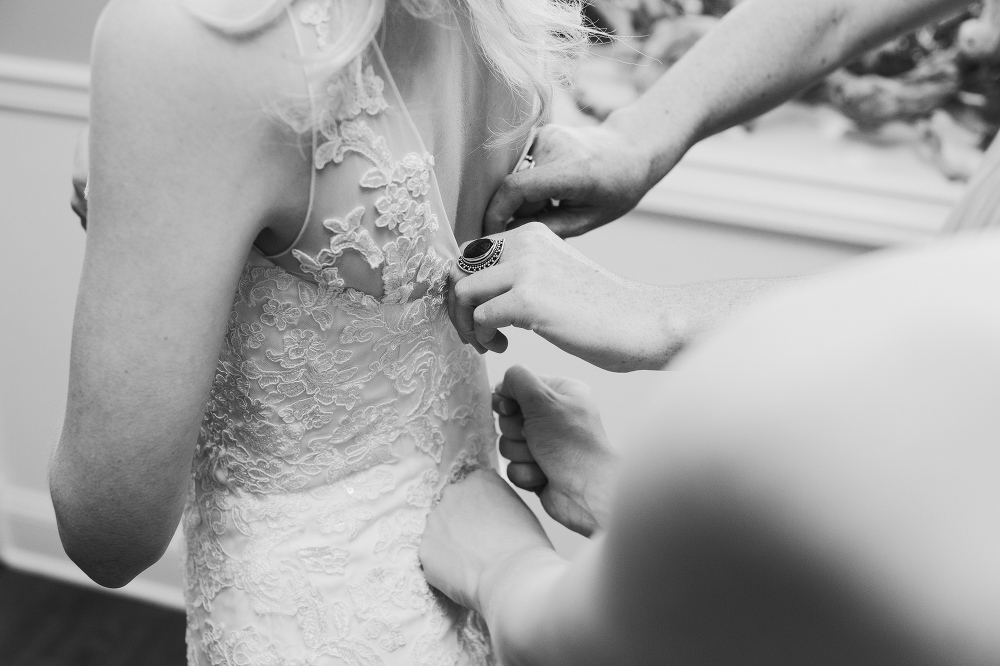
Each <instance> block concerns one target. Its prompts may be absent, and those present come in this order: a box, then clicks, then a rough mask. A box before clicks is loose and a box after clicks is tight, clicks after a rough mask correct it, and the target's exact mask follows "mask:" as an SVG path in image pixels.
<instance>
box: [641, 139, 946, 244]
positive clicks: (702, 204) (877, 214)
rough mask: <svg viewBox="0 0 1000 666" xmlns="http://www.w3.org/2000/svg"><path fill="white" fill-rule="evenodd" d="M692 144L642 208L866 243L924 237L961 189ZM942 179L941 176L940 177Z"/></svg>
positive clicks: (918, 240)
mask: <svg viewBox="0 0 1000 666" xmlns="http://www.w3.org/2000/svg"><path fill="white" fill-rule="evenodd" d="M697 148H698V147H696V148H695V150H692V152H691V154H689V155H688V156H687V157H685V159H684V160H683V161H681V163H680V164H678V165H677V167H675V168H674V170H673V171H672V172H671V173H670V174H669V175H668V176H667V177H666V178H665V179H664V180H663V181H662V182H660V183H659V184H658V185H656V186H655V187H654V188H653V189H652V190H650V192H649V193H648V194H647V195H646V196H645V197H644V198H643V200H642V201H641V202H640V204H639V206H637V209H638V210H639V211H642V212H645V213H649V214H653V215H661V216H666V217H675V218H683V219H689V220H695V221H698V222H706V223H713V224H722V225H728V226H735V227H742V228H746V229H755V230H761V231H768V232H774V233H780V234H788V235H794V236H803V237H807V238H816V239H821V240H828V241H833V242H837V243H847V244H851V245H860V246H867V247H891V246H899V245H912V244H918V243H923V242H926V241H928V240H930V239H932V238H933V237H935V236H936V235H937V234H938V233H939V231H940V229H941V227H942V225H943V224H944V221H945V219H946V218H947V216H948V213H949V212H950V211H951V209H952V208H953V207H954V205H955V204H956V203H957V201H958V199H959V198H960V196H961V192H962V187H961V186H956V185H954V184H951V183H946V182H942V183H939V184H938V183H935V185H939V186H938V187H926V186H921V185H926V183H915V184H903V183H900V182H898V180H897V179H895V178H892V177H891V176H883V177H881V178H879V177H872V175H871V174H866V176H868V177H866V178H863V179H858V178H852V177H847V176H845V174H842V173H839V172H837V171H833V170H825V171H822V170H814V171H812V172H809V171H808V170H803V169H799V168H796V167H800V166H801V165H799V164H795V163H794V162H785V163H777V162H778V160H776V159H775V157H774V156H770V159H763V160H761V162H760V163H758V164H755V165H753V166H751V167H748V166H747V165H744V164H740V163H739V162H738V161H736V160H734V159H732V155H725V154H722V155H720V154H719V153H718V152H715V153H714V154H709V155H702V154H699V152H698V150H697ZM941 180H942V181H944V179H943V178H942V179H941Z"/></svg>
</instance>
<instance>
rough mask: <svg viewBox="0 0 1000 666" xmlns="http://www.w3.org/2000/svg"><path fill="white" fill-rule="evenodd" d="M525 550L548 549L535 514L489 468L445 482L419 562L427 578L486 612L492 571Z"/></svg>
mask: <svg viewBox="0 0 1000 666" xmlns="http://www.w3.org/2000/svg"><path fill="white" fill-rule="evenodd" d="M528 549H541V550H544V551H551V550H552V543H551V542H550V541H549V538H548V537H547V536H546V535H545V530H543V529H542V526H541V524H540V523H539V522H538V519H537V518H535V514H533V513H532V512H531V509H529V508H528V507H527V505H525V503H524V502H522V501H521V498H520V497H518V496H517V493H515V492H514V491H513V490H512V489H511V487H510V486H508V485H507V484H506V483H505V482H504V480H503V479H501V478H500V477H499V476H497V474H496V472H494V471H493V470H485V469H484V470H477V471H475V472H473V473H472V474H470V475H469V476H468V477H466V478H465V479H463V480H462V481H459V482H458V483H455V484H452V485H450V486H448V487H447V488H446V489H445V491H444V493H443V496H442V498H441V502H440V503H439V504H438V505H437V506H436V507H435V508H434V509H433V510H432V511H431V513H430V515H429V516H428V517H427V529H426V530H424V535H423V538H422V540H421V542H420V562H421V564H422V565H423V568H424V574H425V575H426V576H427V582H428V583H430V584H431V585H433V586H434V587H436V588H437V589H439V590H441V592H443V593H444V594H445V595H447V596H448V597H449V598H450V599H451V600H453V601H455V602H456V603H459V604H461V605H463V606H465V607H466V608H471V609H473V610H475V611H478V612H479V613H482V614H485V613H486V609H485V608H484V604H486V603H488V599H487V598H486V597H488V596H491V595H490V592H489V590H488V589H487V588H488V587H489V584H488V581H489V579H490V574H491V573H496V570H497V569H498V568H501V567H503V566H504V564H505V563H506V562H507V561H508V560H509V559H510V558H511V557H512V556H514V555H518V554H522V553H524V552H525V551H526V550H528Z"/></svg>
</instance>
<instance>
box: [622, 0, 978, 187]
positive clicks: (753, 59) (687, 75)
mask: <svg viewBox="0 0 1000 666" xmlns="http://www.w3.org/2000/svg"><path fill="white" fill-rule="evenodd" d="M966 4H968V3H966V2H963V1H961V0H809V2H803V1H802V0H746V1H745V2H743V3H741V4H740V5H739V6H738V7H737V8H736V9H734V10H733V11H732V12H730V13H729V14H728V15H727V16H726V17H725V18H724V19H723V20H722V21H721V22H720V23H719V25H718V26H717V27H715V28H714V29H713V30H712V31H710V32H709V33H708V34H707V35H706V36H705V37H704V38H703V39H702V40H700V41H699V42H698V44H696V45H695V47H694V48H692V49H691V51H689V52H688V53H687V54H686V55H685V56H684V57H683V58H681V60H680V61H678V62H677V63H676V64H675V65H674V66H673V67H672V68H671V69H670V70H668V71H667V73H666V74H664V75H663V76H662V77H661V78H660V80H659V81H658V82H657V83H656V84H655V85H654V86H653V87H651V88H650V89H649V90H648V91H647V92H646V93H645V94H644V95H643V96H642V97H641V98H640V99H639V100H638V101H637V102H635V103H634V104H632V105H630V106H627V107H625V108H623V109H621V110H619V111H618V112H616V113H614V114H612V116H611V117H610V118H609V119H608V121H607V122H608V123H610V124H611V125H613V126H615V127H616V128H618V129H620V130H622V131H624V132H633V133H634V132H641V134H642V137H643V139H642V141H643V142H644V145H648V146H650V147H651V148H650V149H651V150H652V151H653V153H654V155H653V162H652V173H651V175H650V185H652V184H653V183H655V182H657V181H658V180H659V179H660V178H662V177H663V176H664V175H666V173H667V172H668V171H669V170H670V168H671V167H672V166H673V164H674V163H675V162H676V159H677V155H676V154H675V153H676V151H677V146H678V145H680V146H682V147H683V149H684V150H686V149H687V148H689V147H690V146H691V145H693V144H694V143H696V142H697V141H699V140H701V139H702V138H704V137H706V136H709V135H711V134H714V133H715V132H718V131H721V130H723V129H726V128H728V127H731V126H733V125H736V124H739V123H741V122H745V121H747V120H749V119H751V118H754V117H755V116H757V115H760V114H761V113H763V112H765V111H767V110H769V109H771V108H773V107H774V106H777V105H778V104H780V103H781V102H783V101H785V100H787V99H788V98H790V97H791V96H793V95H795V94H796V93H797V92H799V91H800V90H802V89H803V88H805V87H806V86H808V85H809V84H810V83H812V82H814V81H816V80H817V79H819V78H820V77H822V76H823V75H825V74H826V73H828V72H829V71H831V70H833V69H835V68H836V67H838V66H839V65H840V64H842V63H843V62H845V61H848V60H850V59H851V58H853V57H855V56H856V55H858V54H860V53H861V52H863V51H865V50H867V49H870V48H872V47H874V46H877V45H878V44H880V43H882V42H884V41H886V40H887V39H889V38H891V37H893V36H895V35H897V34H900V33H903V32H906V31H908V30H911V29H913V28H915V27H917V26H919V25H922V24H924V23H926V22H928V21H930V20H931V19H933V18H934V17H935V16H937V15H940V14H942V13H945V12H947V11H949V10H957V9H961V8H962V7H964V6H965V5H966Z"/></svg>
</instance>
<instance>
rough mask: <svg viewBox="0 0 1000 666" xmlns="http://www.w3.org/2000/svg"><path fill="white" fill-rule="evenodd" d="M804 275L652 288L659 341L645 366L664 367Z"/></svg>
mask: <svg viewBox="0 0 1000 666" xmlns="http://www.w3.org/2000/svg"><path fill="white" fill-rule="evenodd" d="M803 279H806V278H802V277H777V278H742V279H733V280H712V281H705V282H692V283H689V284H682V285H674V286H668V287H652V290H653V293H654V294H655V299H656V302H657V303H658V305H659V307H658V308H657V309H655V310H654V316H656V317H657V318H658V320H659V321H658V322H657V323H656V324H654V326H655V329H654V331H655V334H656V335H658V336H659V338H658V340H657V342H656V343H655V344H653V345H652V346H651V357H650V358H649V359H648V362H647V363H645V367H650V368H653V367H659V368H662V367H663V366H664V365H665V364H667V363H668V362H669V361H671V360H672V359H673V358H674V356H676V355H677V354H678V353H680V352H681V351H682V350H683V349H684V348H686V347H687V346H688V345H690V344H691V343H693V342H695V341H696V340H698V339H699V338H701V337H702V336H703V335H704V334H706V333H708V332H709V331H711V330H713V329H714V328H716V327H718V326H720V325H722V324H724V323H725V322H727V321H728V320H729V319H731V318H732V317H733V316H734V315H735V314H737V313H739V312H741V311H742V310H744V309H746V308H747V307H749V306H751V305H752V304H753V303H755V302H756V301H758V300H759V299H761V298H763V297H765V296H767V295H768V294H770V293H772V292H774V291H775V290H777V289H780V288H782V287H785V286H788V285H790V284H794V283H797V282H799V281H801V280H803Z"/></svg>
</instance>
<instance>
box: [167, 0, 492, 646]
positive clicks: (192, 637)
mask: <svg viewBox="0 0 1000 666" xmlns="http://www.w3.org/2000/svg"><path fill="white" fill-rule="evenodd" d="M294 7H295V9H294V11H296V12H298V13H297V15H296V14H293V16H297V19H298V23H299V28H300V29H302V30H303V31H304V32H305V31H315V35H314V43H315V45H316V47H317V48H318V49H320V50H321V49H322V48H323V44H324V43H325V40H326V39H327V38H328V35H329V26H328V25H327V24H326V22H325V20H324V17H327V20H328V16H329V13H328V3H324V2H323V1H319V2H307V3H298V4H296V5H295V6H294ZM324 12H326V13H324ZM387 83H388V84H389V85H387ZM317 87H318V88H319V90H317V94H316V102H315V104H316V106H315V109H314V115H315V118H316V127H317V130H316V141H315V142H314V143H315V150H314V155H313V157H314V162H315V168H316V170H317V179H316V182H315V185H314V188H315V196H316V205H315V207H314V210H313V213H312V216H311V219H310V221H309V223H308V227H307V233H304V234H303V235H302V237H301V238H300V240H299V241H298V242H297V243H296V245H295V247H294V248H293V249H292V250H291V251H290V252H288V253H287V254H285V255H283V256H281V257H278V258H266V257H264V256H263V255H261V254H259V253H257V252H254V253H252V254H251V256H250V257H249V259H248V261H247V264H246V266H245V268H244V271H243V274H242V277H241V279H240V282H239V287H238V289H237V293H236V294H235V298H234V302H233V306H232V311H231V313H230V317H229V327H228V331H227V333H226V336H225V339H224V341H223V345H222V349H221V353H220V357H219V360H218V364H217V369H216V376H215V381H214V385H213V387H212V392H211V398H210V400H209V402H208V405H207V406H206V411H205V417H204V421H203V424H202V428H201V433H200V437H199V441H198V447H197V451H196V455H195V460H194V466H193V482H192V485H191V492H190V496H189V500H188V504H187V507H186V510H185V514H184V521H183V529H184V534H185V536H186V540H187V557H186V570H185V580H186V596H187V607H188V636H187V638H188V662H189V664H191V665H198V666H209V665H210V666H237V665H238V666H278V665H279V664H280V665H283V666H306V665H309V666H321V665H323V666H325V665H327V664H329V665H333V664H347V665H349V666H375V665H379V664H387V665H388V664H421V665H424V664H426V665H432V664H433V665H446V664H447V665H450V664H466V663H477V664H478V663H490V662H491V661H492V657H491V652H490V644H489V638H488V633H487V632H486V629H485V625H484V624H483V623H482V621H481V619H480V618H478V617H477V616H475V615H473V614H471V613H469V612H467V611H465V610H464V609H460V608H458V607H455V606H454V605H452V604H451V603H450V602H448V601H447V600H446V599H444V598H443V597H440V596H439V595H438V594H436V593H435V592H434V591H433V590H431V589H430V588H429V586H428V585H427V583H426V581H425V580H424V578H423V575H422V573H421V571H420V568H419V563H418V561H417V548H418V546H419V542H420V538H421V534H422V532H423V529H424V525H425V521H426V516H427V512H428V511H429V510H430V507H431V506H432V503H433V501H434V498H435V497H436V496H437V495H438V493H439V492H440V490H441V488H442V486H443V485H444V483H445V482H446V481H447V480H448V479H449V478H452V477H454V476H455V475H456V474H460V473H461V472H462V471H463V470H467V469H470V468H475V467H479V466H486V465H492V464H493V462H492V451H493V443H494V438H495V431H494V426H493V420H492V416H491V413H490V409H489V388H488V384H487V381H486V376H485V370H484V367H483V364H482V361H481V359H480V358H479V357H478V355H476V354H475V353H474V352H473V351H472V350H471V349H470V348H469V347H467V346H465V345H463V344H461V342H460V341H459V339H458V337H457V335H456V334H455V333H454V330H453V328H452V326H451V323H450V321H449V319H448V316H447V313H446V310H445V290H446V285H447V277H448V274H449V270H450V267H451V264H452V262H453V260H454V259H455V257H456V256H457V252H458V248H457V245H456V243H455V239H454V236H453V235H452V231H451V228H450V226H449V225H448V224H447V221H446V220H444V221H443V220H442V219H441V218H440V217H439V216H440V215H442V214H443V213H441V211H442V204H441V197H440V193H439V191H438V189H437V184H436V180H435V177H434V172H433V167H434V159H433V157H432V156H431V155H430V154H429V153H428V152H427V151H426V149H424V147H423V144H422V143H421V141H420V137H419V135H418V134H416V131H415V129H414V127H413V124H412V122H410V120H409V118H408V116H407V115H406V110H405V107H404V106H403V103H402V99H401V98H399V96H398V93H396V92H395V87H394V86H393V85H391V78H390V75H389V72H388V69H387V68H386V67H385V65H384V61H382V59H381V56H380V54H379V53H378V51H377V47H375V46H374V45H373V46H372V47H370V48H369V50H368V52H366V53H365V54H364V55H363V56H362V57H359V58H358V59H357V60H355V61H354V62H353V63H352V64H351V65H350V66H349V67H347V68H345V69H344V70H343V71H342V72H340V73H339V74H338V75H336V76H335V77H333V78H332V79H330V80H328V81H326V82H324V83H323V84H322V85H320V86H317Z"/></svg>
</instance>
